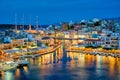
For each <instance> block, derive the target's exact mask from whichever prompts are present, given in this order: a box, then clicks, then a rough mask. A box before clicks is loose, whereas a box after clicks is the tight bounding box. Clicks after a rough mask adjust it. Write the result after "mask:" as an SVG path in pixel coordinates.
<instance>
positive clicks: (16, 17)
mask: <svg viewBox="0 0 120 80" xmlns="http://www.w3.org/2000/svg"><path fill="white" fill-rule="evenodd" d="M15 31H16V32H17V14H15Z"/></svg>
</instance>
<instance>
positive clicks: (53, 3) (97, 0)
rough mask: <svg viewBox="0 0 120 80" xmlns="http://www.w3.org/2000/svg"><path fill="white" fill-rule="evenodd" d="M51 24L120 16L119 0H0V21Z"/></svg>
mask: <svg viewBox="0 0 120 80" xmlns="http://www.w3.org/2000/svg"><path fill="white" fill-rule="evenodd" d="M15 14H17V16H18V17H17V18H18V19H17V20H18V23H19V24H22V16H23V15H24V23H25V24H29V22H30V16H31V19H32V21H31V22H32V24H35V20H36V16H39V24H52V23H57V22H60V21H70V20H73V21H77V20H81V19H92V18H95V17H97V18H113V17H120V0H0V23H1V24H3V23H8V24H9V23H15V20H14V19H15Z"/></svg>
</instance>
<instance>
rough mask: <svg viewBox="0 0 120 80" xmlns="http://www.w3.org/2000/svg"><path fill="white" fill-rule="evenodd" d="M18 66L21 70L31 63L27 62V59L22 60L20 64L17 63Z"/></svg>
mask: <svg viewBox="0 0 120 80" xmlns="http://www.w3.org/2000/svg"><path fill="white" fill-rule="evenodd" d="M17 64H18V66H17V68H21V67H23V66H28V64H29V62H28V61H27V60H25V58H23V57H22V58H21V59H20V60H19V61H18V62H17Z"/></svg>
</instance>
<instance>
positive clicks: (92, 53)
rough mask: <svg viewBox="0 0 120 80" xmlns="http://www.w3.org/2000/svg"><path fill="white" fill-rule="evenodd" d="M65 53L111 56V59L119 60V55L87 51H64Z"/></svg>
mask: <svg viewBox="0 0 120 80" xmlns="http://www.w3.org/2000/svg"><path fill="white" fill-rule="evenodd" d="M66 52H77V53H83V54H90V55H100V56H111V57H118V58H120V54H116V53H107V52H89V51H82V50H66Z"/></svg>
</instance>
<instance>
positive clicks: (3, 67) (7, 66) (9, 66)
mask: <svg viewBox="0 0 120 80" xmlns="http://www.w3.org/2000/svg"><path fill="white" fill-rule="evenodd" d="M16 68H17V64H16V63H15V62H14V61H6V62H2V63H1V64H0V72H1V71H8V70H15V69H16Z"/></svg>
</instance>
